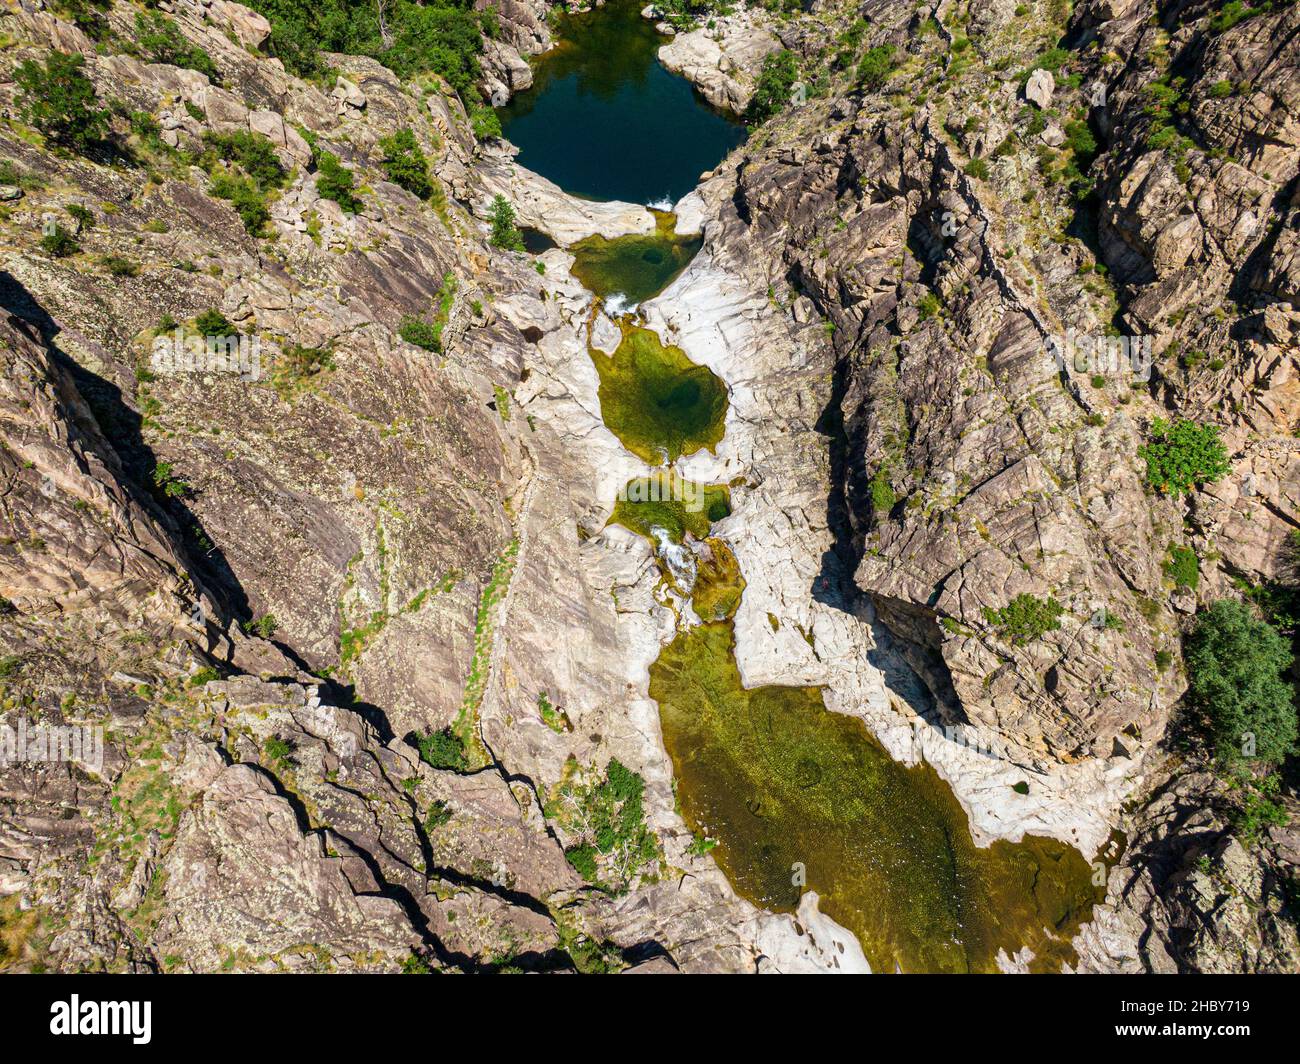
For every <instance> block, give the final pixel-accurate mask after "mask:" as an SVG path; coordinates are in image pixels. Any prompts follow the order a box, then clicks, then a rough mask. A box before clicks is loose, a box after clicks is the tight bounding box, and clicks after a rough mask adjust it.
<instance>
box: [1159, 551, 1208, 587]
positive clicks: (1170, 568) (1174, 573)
mask: <svg viewBox="0 0 1300 1064" xmlns="http://www.w3.org/2000/svg"><path fill="white" fill-rule="evenodd" d="M1164 570H1165V576H1167V577H1169V579H1170V580H1172V581H1173V582H1174V586H1175V587H1188V588H1191V589H1192V590H1193V591H1195V590H1196V589H1197V588H1198V587H1199V586H1200V583H1201V564H1200V562H1199V561H1198V560H1197V557H1196V551H1194V550H1192V548H1191V547H1180V546H1178V545H1177V544H1170V546H1169V559H1168V560H1167V561H1166V562H1165V564H1164Z"/></svg>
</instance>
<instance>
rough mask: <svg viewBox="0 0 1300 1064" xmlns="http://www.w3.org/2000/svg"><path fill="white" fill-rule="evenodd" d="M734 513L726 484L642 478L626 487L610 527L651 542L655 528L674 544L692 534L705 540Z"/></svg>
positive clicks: (617, 504) (667, 478)
mask: <svg viewBox="0 0 1300 1064" xmlns="http://www.w3.org/2000/svg"><path fill="white" fill-rule="evenodd" d="M730 513H731V489H730V488H729V487H727V485H725V484H697V483H696V482H695V481H693V480H683V479H680V478H676V477H638V478H637V479H635V480H630V481H628V483H627V484H626V485H625V486H624V488H623V491H622V494H621V496H620V498H619V500H618V501H617V502H616V503H615V504H614V513H613V515H612V516H611V517H610V519H609V524H616V525H622V526H623V527H624V528H630V529H631V530H632V531H633V532H636V533H637V534H638V535H642V536H645V537H646V539H648V540H650V541H651V542H653V541H654V535H653V534H652V532H651V529H654V528H662V529H663V530H664V533H665V534H666V535H667V536H668V538H669V539H671V540H672V541H673V542H674V543H680V542H682V540H683V539H684V538H685V537H686V533H687V532H689V533H690V534H691V535H692V536H694V537H695V538H696V539H704V538H705V537H706V536H707V535H708V534H709V529H710V528H711V527H712V524H713V522H714V521H721V520H722V519H723V518H724V517H726V516H727V515H728V514H730Z"/></svg>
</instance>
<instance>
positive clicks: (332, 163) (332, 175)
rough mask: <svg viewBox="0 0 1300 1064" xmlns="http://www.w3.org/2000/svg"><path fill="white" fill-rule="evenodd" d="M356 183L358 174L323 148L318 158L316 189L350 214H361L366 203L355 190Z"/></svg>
mask: <svg viewBox="0 0 1300 1064" xmlns="http://www.w3.org/2000/svg"><path fill="white" fill-rule="evenodd" d="M355 184H356V176H355V175H354V174H353V173H352V171H351V170H349V169H348V168H347V167H346V166H344V165H343V164H342V163H341V162H340V161H339V157H338V156H337V155H335V154H334V153H333V152H332V151H327V150H324V149H322V150H321V152H320V153H319V154H318V156H317V159H316V191H317V192H318V193H320V195H321V196H323V197H324V198H325V199H329V200H333V201H334V202H335V203H337V204H338V205H339V206H340V207H342V208H343V209H344V210H345V211H347V212H348V213H349V214H360V213H361V208H362V207H363V206H364V204H363V203H362V202H361V200H360V199H358V198H357V196H356V193H354V192H353V188H354V187H355Z"/></svg>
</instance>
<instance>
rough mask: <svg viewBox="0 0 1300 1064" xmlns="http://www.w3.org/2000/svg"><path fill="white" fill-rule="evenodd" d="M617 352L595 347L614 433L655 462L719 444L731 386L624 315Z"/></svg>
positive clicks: (605, 413)
mask: <svg viewBox="0 0 1300 1064" xmlns="http://www.w3.org/2000/svg"><path fill="white" fill-rule="evenodd" d="M621 328H622V330H623V340H622V342H621V343H620V344H619V346H618V349H617V350H616V351H615V352H614V354H612V355H606V354H603V353H602V352H600V351H598V350H596V349H595V348H594V347H593V348H591V349H590V353H591V360H592V361H593V362H594V363H595V364H596V371H597V372H598V373H599V374H600V389H599V392H598V394H599V396H600V413H601V417H602V418H603V419H604V421H605V424H606V425H608V426H609V429H610V431H611V432H613V433H614V435H615V436H617V437H618V438H619V440H621V441H622V443H623V446H624V447H626V448H627V449H628V450H629V451H631V452H632V453H633V454H635V455H637V456H638V457H639V458H643V459H644V460H645V461H647V462H649V463H650V464H651V465H660V464H662V463H664V462H675V461H676V460H677V459H678V458H679V457H681V456H682V455H684V454H694V453H695V452H696V451H699V450H703V449H705V448H708V449H710V450H712V449H713V448H714V447H716V446H717V444H718V442H719V441H720V440H721V439H722V436H723V434H724V433H725V431H726V428H725V425H724V423H725V422H726V419H727V387H726V385H725V384H723V383H722V381H721V380H720V379H719V378H718V377H717V376H716V375H715V374H714V373H713V372H712V371H711V370H709V369H708V368H707V367H706V366H700V365H697V364H696V363H694V362H692V361H691V360H690V359H689V358H687V357H686V353H685V352H684V351H683V350H682V349H681V348H680V347H674V346H673V345H672V344H664V343H662V342H661V341H660V340H659V337H658V335H656V334H655V333H654V332H652V331H651V330H650V329H642V328H638V327H637V326H635V325H632V324H631V323H630V322H628V321H627V320H626V319H624V321H623V323H622V325H621Z"/></svg>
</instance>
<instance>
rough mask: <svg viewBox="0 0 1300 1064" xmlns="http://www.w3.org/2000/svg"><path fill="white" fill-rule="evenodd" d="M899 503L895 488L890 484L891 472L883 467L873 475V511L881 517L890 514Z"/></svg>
mask: <svg viewBox="0 0 1300 1064" xmlns="http://www.w3.org/2000/svg"><path fill="white" fill-rule="evenodd" d="M897 501H898V500H897V499H896V497H895V495H894V486H893V485H892V484H891V483H890V482H889V472H888V470H886V469H885V467H884V466H881V467H880V468H879V469H877V470H876V471H875V472H874V473H873V474H872V475H871V509H872V511H873V512H874V513H875V514H876V516H877V517H881V516H884V515H886V514H888V513H889V511H890V510H892V509H893V508H894V503H895V502H897Z"/></svg>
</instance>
